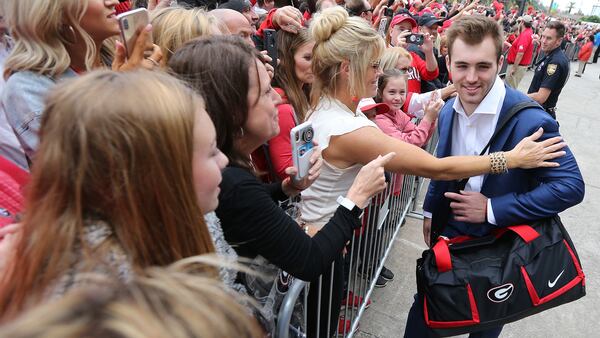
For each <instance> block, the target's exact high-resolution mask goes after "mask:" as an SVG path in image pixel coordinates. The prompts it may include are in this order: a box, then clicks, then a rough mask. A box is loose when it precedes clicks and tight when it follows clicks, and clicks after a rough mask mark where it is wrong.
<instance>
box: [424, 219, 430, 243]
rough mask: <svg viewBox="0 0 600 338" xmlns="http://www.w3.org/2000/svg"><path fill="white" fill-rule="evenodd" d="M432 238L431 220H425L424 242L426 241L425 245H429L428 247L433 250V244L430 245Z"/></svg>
mask: <svg viewBox="0 0 600 338" xmlns="http://www.w3.org/2000/svg"><path fill="white" fill-rule="evenodd" d="M430 238H431V218H427V217H425V218H423V240H424V241H425V244H427V247H430V248H431V243H430Z"/></svg>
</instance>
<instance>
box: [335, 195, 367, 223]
mask: <svg viewBox="0 0 600 338" xmlns="http://www.w3.org/2000/svg"><path fill="white" fill-rule="evenodd" d="M337 202H338V204H339V205H341V206H343V207H344V208H346V209H348V210H349V211H350V212H351V213H352V215H354V216H355V217H356V218H361V217H362V215H363V213H364V211H363V209H361V208H359V207H358V206H357V205H356V204H354V202H352V201H351V200H349V199H347V198H346V197H344V196H339V197H338V198H337Z"/></svg>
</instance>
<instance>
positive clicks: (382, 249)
mask: <svg viewBox="0 0 600 338" xmlns="http://www.w3.org/2000/svg"><path fill="white" fill-rule="evenodd" d="M437 140H438V135H437V132H436V133H434V135H433V136H432V137H431V139H430V141H429V143H428V144H427V145H426V146H425V147H424V149H425V150H427V151H428V152H429V153H431V154H433V153H434V151H435V147H436V145H437ZM423 181H424V179H423V178H421V177H416V176H411V175H399V174H392V175H390V177H389V183H388V186H387V188H386V189H385V191H383V192H382V193H380V194H378V195H376V196H374V197H373V198H372V200H371V203H370V204H369V206H368V207H367V208H366V209H365V213H364V215H363V218H362V220H363V222H362V223H363V226H362V228H361V229H358V230H357V231H355V233H354V235H353V237H352V240H351V241H350V243H349V244H348V245H347V247H346V255H345V260H344V262H343V264H344V267H343V269H342V270H344V271H345V272H346V273H345V274H344V275H345V277H344V288H343V300H340V299H339V294H340V292H341V291H342V290H340V289H336V288H334V280H335V279H336V276H333V277H332V278H329V283H328V285H325V286H326V287H325V288H324V287H323V286H324V285H323V283H324V281H323V276H321V277H320V278H319V281H317V282H313V283H302V284H301V283H297V284H296V285H293V286H292V288H291V289H290V291H289V292H288V293H287V295H286V297H285V299H284V301H283V303H282V305H281V308H280V310H279V316H278V321H277V334H278V335H277V337H278V338H288V337H302V338H303V337H309V338H313V337H320V338H326V337H331V336H334V337H352V336H353V335H354V333H355V332H356V331H357V329H358V325H359V321H360V318H361V317H362V315H363V313H364V312H365V310H366V308H367V307H368V306H369V299H370V297H371V294H372V292H373V290H374V289H375V284H376V282H377V276H379V274H380V272H381V271H382V269H383V263H384V262H385V260H386V258H387V256H388V255H389V253H390V251H391V249H392V245H393V243H394V240H395V239H396V236H397V235H398V233H399V231H400V227H401V226H402V224H403V223H404V221H405V219H406V217H407V215H408V214H409V213H411V212H414V210H415V209H414V204H415V203H414V202H415V199H416V197H417V196H418V192H419V190H420V188H421V185H422V183H423ZM340 263H341V262H338V263H337V264H340ZM337 268H338V269H336V263H335V262H334V263H333V264H332V266H331V271H330V272H329V275H334V274H335V273H336V271H339V270H340V269H339V267H337ZM337 277H338V278H339V276H337ZM302 288H304V292H302ZM323 290H325V292H323ZM309 292H317V293H318V297H317V299H318V301H317V302H316V304H322V300H324V299H325V300H326V304H327V306H325V307H323V306H317V307H314V306H313V308H312V309H311V308H309V306H308V303H307V299H308V298H307V297H308V294H309ZM302 294H303V295H304V302H305V304H304V309H305V314H304V315H305V316H304V318H305V319H306V318H307V317H308V318H317V319H316V321H313V322H312V323H311V321H310V320H309V322H308V323H306V322H305V325H304V327H305V328H308V329H307V332H300V331H299V330H298V329H297V328H295V327H292V326H291V325H290V318H291V316H292V311H293V309H294V304H296V302H298V301H299V296H300V295H302ZM324 297H326V298H324ZM340 301H342V306H341V307H336V305H335V304H338V303H339V302H340ZM311 311H313V312H316V316H315V313H312V314H311ZM307 312H308V313H307ZM332 323H334V324H335V325H333V324H332Z"/></svg>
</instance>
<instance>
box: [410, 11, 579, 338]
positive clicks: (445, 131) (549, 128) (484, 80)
mask: <svg viewBox="0 0 600 338" xmlns="http://www.w3.org/2000/svg"><path fill="white" fill-rule="evenodd" d="M446 35H447V38H448V56H447V60H446V63H447V65H448V69H449V70H450V72H451V74H452V79H453V81H454V85H455V86H456V91H457V93H458V96H457V98H455V99H452V100H450V101H448V102H447V103H446V105H445V106H444V108H443V109H442V111H441V112H440V115H439V122H438V131H439V134H440V139H439V143H438V148H437V154H436V155H437V157H446V156H455V155H479V153H480V152H481V151H482V150H483V148H484V147H485V145H486V144H487V143H488V141H489V140H490V139H491V137H492V135H493V133H494V131H495V129H496V126H497V123H498V120H499V119H500V120H501V118H502V116H503V115H505V114H506V113H507V112H508V111H509V110H510V108H511V107H513V106H514V105H516V104H517V103H521V102H525V101H531V99H530V98H528V97H527V96H526V95H525V94H523V93H521V92H519V91H516V90H514V89H512V88H511V87H509V86H505V85H504V83H503V81H502V80H501V79H500V77H499V76H498V70H499V69H500V68H501V67H502V62H503V61H504V60H503V57H502V41H503V34H502V29H501V28H500V26H499V25H498V24H497V23H496V22H495V21H493V20H491V19H489V18H485V17H479V16H471V17H465V18H461V19H460V20H457V21H456V22H454V23H453V25H452V26H451V28H450V29H449V30H448V32H447V34H446ZM539 128H543V130H544V133H543V135H542V137H541V139H547V138H550V137H554V136H559V130H558V124H557V123H556V121H555V120H554V119H553V118H552V117H551V116H550V115H548V113H546V112H545V111H544V110H543V109H542V108H541V107H539V108H527V109H524V110H522V111H521V112H519V113H517V114H516V115H515V116H513V117H512V118H511V119H510V120H508V122H507V123H506V125H505V127H504V129H503V130H502V131H501V132H500V133H499V134H498V136H497V137H496V138H495V140H494V141H493V142H492V143H491V145H490V148H489V153H493V152H498V151H504V150H510V149H512V148H513V147H514V146H515V145H516V144H517V143H518V142H519V141H521V140H522V139H523V138H525V137H528V136H529V135H531V134H532V133H534V132H535V131H536V130H538V129H539ZM563 150H565V152H566V154H565V155H564V156H562V157H560V158H557V159H556V160H554V161H555V162H558V163H559V164H560V166H558V167H543V168H537V169H527V170H524V169H512V170H509V171H508V172H506V173H503V174H500V175H481V176H477V177H471V178H469V180H468V183H467V185H466V187H465V189H464V190H462V191H460V192H458V193H455V192H449V190H451V187H452V183H451V182H444V181H431V183H430V185H429V189H428V191H427V196H426V198H425V203H424V205H423V210H424V216H425V220H424V222H423V234H424V237H425V242H426V243H427V244H428V245H429V244H430V243H429V235H430V231H431V218H432V216H433V218H434V219H435V220H436V222H437V223H439V224H435V225H434V226H439V225H442V224H443V225H444V227H443V229H444V230H443V233H442V235H444V236H446V237H449V238H452V237H455V236H459V235H473V236H483V235H486V234H488V233H489V232H490V231H491V230H492V229H495V228H498V227H505V226H510V225H515V224H522V223H527V222H531V221H534V220H538V219H542V218H547V217H551V216H553V215H556V214H558V213H559V212H561V211H563V210H565V209H567V208H569V207H571V206H573V205H575V204H578V203H579V202H581V200H582V199H583V195H584V183H583V179H582V177H581V173H580V171H579V167H578V166H577V162H576V161H575V157H574V156H573V154H572V153H571V151H570V150H569V149H568V147H565V148H564V149H563ZM444 197H446V198H449V199H450V200H451V203H450V212H449V213H446V212H444V213H443V215H444V216H446V217H441V218H445V219H440V217H439V216H440V215H441V214H442V208H444V207H443V206H445V205H447V204H446V203H444ZM444 209H445V208H444ZM436 213H437V214H436ZM501 330H502V327H498V328H495V329H491V330H486V331H481V332H475V333H471V335H470V337H498V336H499V335H500V332H501ZM428 336H433V334H432V332H431V331H430V330H428V328H427V327H426V325H425V322H424V319H423V309H422V305H419V304H417V302H415V304H413V306H412V308H411V310H410V313H409V316H408V320H407V326H406V331H405V337H428Z"/></svg>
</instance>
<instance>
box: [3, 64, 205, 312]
mask: <svg viewBox="0 0 600 338" xmlns="http://www.w3.org/2000/svg"><path fill="white" fill-rule="evenodd" d="M201 109H203V100H202V99H201V97H200V96H198V95H196V94H194V93H193V92H192V91H191V90H190V89H188V88H187V87H185V86H184V85H183V84H181V83H180V82H179V81H178V80H176V79H175V78H173V77H171V76H168V75H166V74H162V73H159V72H147V71H136V72H127V73H117V72H110V71H97V72H91V73H88V74H86V75H84V76H81V77H79V78H77V79H74V80H70V81H66V82H65V83H63V84H60V85H58V86H57V87H56V88H55V89H54V90H53V91H52V92H51V94H50V95H49V97H48V99H47V102H46V109H45V111H44V112H43V114H42V116H43V120H42V126H41V131H40V133H41V138H40V139H41V142H40V147H39V150H38V151H37V153H36V156H35V159H34V165H33V171H32V176H31V181H30V183H29V188H28V192H27V209H26V210H27V211H26V213H25V216H24V220H23V230H22V238H23V240H22V241H21V242H20V243H19V245H18V246H17V249H16V254H15V258H14V260H12V261H11V262H10V267H9V270H8V271H7V273H6V274H5V275H4V276H2V278H0V318H3V317H4V318H3V319H6V318H8V317H11V316H12V315H14V314H16V313H18V312H19V311H20V310H22V309H23V308H25V307H26V306H27V305H29V304H30V303H31V304H35V303H36V302H38V301H40V300H42V299H43V296H44V292H45V291H46V289H47V288H48V287H49V285H50V284H51V283H52V282H53V281H54V280H55V279H56V278H57V277H58V276H60V275H61V274H63V273H65V272H66V271H67V270H68V269H69V268H70V267H71V266H72V265H73V264H74V262H73V253H74V252H76V251H77V250H78V249H79V248H81V250H82V251H83V252H84V254H85V255H84V257H85V258H84V263H87V262H90V264H89V265H90V266H91V267H93V266H94V264H95V263H96V262H97V261H98V260H99V259H101V258H104V257H101V256H102V255H100V254H98V252H93V249H92V248H91V247H90V245H89V243H88V242H87V241H86V240H85V236H84V232H85V231H84V230H85V228H84V224H85V221H86V220H92V221H93V220H96V219H97V220H101V221H105V222H106V223H107V224H108V225H109V226H110V227H111V230H112V234H113V235H112V236H113V237H112V239H113V240H115V241H116V242H117V243H118V244H119V245H120V246H121V247H122V248H123V249H124V251H125V253H126V255H127V256H128V259H129V261H130V262H131V263H132V264H133V266H134V268H136V267H147V266H152V265H161V266H163V265H167V264H170V263H172V262H174V261H176V260H178V259H181V258H184V257H189V256H193V255H199V254H204V253H208V252H213V251H214V246H213V243H212V239H211V237H210V234H209V233H208V229H207V227H206V224H205V223H204V218H203V212H202V211H201V210H200V208H199V206H198V201H197V197H196V194H195V191H194V184H193V179H192V177H193V175H192V159H193V151H194V125H195V120H196V116H197V114H199V113H200V111H201Z"/></svg>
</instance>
